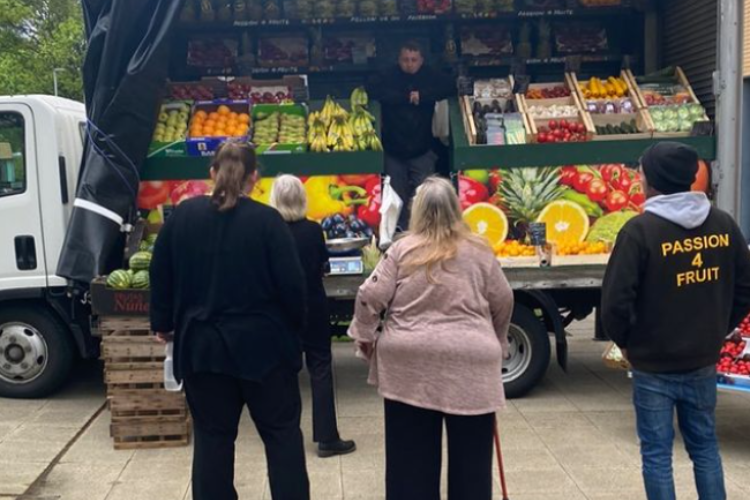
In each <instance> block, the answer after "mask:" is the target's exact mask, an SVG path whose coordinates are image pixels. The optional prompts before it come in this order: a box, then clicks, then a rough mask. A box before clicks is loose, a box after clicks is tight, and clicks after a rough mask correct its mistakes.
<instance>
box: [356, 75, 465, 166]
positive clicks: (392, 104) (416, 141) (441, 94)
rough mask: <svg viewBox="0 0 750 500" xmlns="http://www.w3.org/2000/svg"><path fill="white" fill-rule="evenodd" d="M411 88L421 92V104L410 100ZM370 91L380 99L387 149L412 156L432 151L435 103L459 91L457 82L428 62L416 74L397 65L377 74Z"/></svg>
mask: <svg viewBox="0 0 750 500" xmlns="http://www.w3.org/2000/svg"><path fill="white" fill-rule="evenodd" d="M412 91H418V92H419V105H416V106H415V105H414V104H411V103H410V102H409V95H410V94H411V92H412ZM367 93H368V94H369V95H370V97H371V98H372V99H375V100H377V101H380V105H381V109H382V114H383V118H382V122H383V123H382V131H383V148H384V149H385V152H386V153H388V154H389V155H390V156H393V157H395V158H399V159H402V160H409V159H412V158H416V157H418V156H421V155H423V154H425V153H427V152H428V151H430V149H431V147H432V141H433V136H432V118H433V116H434V114H435V103H436V102H438V101H442V100H443V99H447V98H449V97H452V96H454V95H456V83H455V81H453V79H451V78H450V77H448V76H446V75H444V74H442V73H438V72H437V71H434V70H433V69H431V68H429V67H427V66H422V68H420V70H419V71H418V72H417V73H415V74H413V75H410V74H408V73H404V72H403V71H401V68H400V67H399V66H394V67H393V68H390V69H389V70H387V71H385V72H383V73H380V74H378V75H376V76H374V77H373V78H372V79H371V80H370V82H369V83H368V85H367Z"/></svg>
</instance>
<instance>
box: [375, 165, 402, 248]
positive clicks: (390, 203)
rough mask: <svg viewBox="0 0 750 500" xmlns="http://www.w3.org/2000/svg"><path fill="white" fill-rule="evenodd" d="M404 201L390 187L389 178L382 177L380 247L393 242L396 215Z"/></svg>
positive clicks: (396, 222) (396, 224) (396, 220)
mask: <svg viewBox="0 0 750 500" xmlns="http://www.w3.org/2000/svg"><path fill="white" fill-rule="evenodd" d="M403 206H404V202H403V201H402V200H401V197H400V196H399V195H398V193H396V190H395V189H393V188H392V187H391V178H390V176H388V175H386V176H385V179H383V204H382V205H380V216H381V217H380V248H388V247H389V246H391V243H393V235H394V234H395V233H396V226H398V216H399V215H401V208H402V207H403Z"/></svg>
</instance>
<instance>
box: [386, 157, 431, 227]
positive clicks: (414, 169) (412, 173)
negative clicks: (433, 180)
mask: <svg viewBox="0 0 750 500" xmlns="http://www.w3.org/2000/svg"><path fill="white" fill-rule="evenodd" d="M436 161H437V155H436V154H435V153H433V152H432V151H428V152H427V153H425V154H423V155H422V156H417V157H416V158H411V159H409V160H402V159H400V158H394V157H393V156H389V155H386V156H385V173H386V175H389V176H390V177H391V187H393V189H394V190H395V191H396V193H397V194H398V196H399V198H401V201H403V202H404V205H403V207H402V208H401V214H400V215H399V217H398V227H400V228H401V229H402V230H403V231H406V230H407V229H408V227H409V214H410V212H411V209H410V204H411V199H412V198H413V197H414V192H415V191H416V189H417V188H418V187H419V185H420V184H422V183H423V182H424V181H425V179H427V178H428V177H429V176H431V175H433V174H435V163H436Z"/></svg>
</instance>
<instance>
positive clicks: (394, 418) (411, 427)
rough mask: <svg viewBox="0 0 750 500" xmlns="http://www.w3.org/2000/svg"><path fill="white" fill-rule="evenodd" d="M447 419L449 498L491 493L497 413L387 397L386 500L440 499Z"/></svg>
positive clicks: (469, 499)
mask: <svg viewBox="0 0 750 500" xmlns="http://www.w3.org/2000/svg"><path fill="white" fill-rule="evenodd" d="M443 422H445V427H446V430H447V434H448V500H490V499H491V498H492V446H493V443H492V436H493V434H492V431H493V426H494V415H493V414H492V413H488V414H486V415H477V416H459V415H448V414H445V413H443V412H439V411H433V410H425V409H423V408H417V407H415V406H411V405H407V404H404V403H399V402H396V401H391V400H388V399H386V400H385V490H386V493H385V498H386V500H440V464H441V460H442V457H441V450H442V448H441V445H442V440H443Z"/></svg>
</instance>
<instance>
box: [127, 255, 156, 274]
mask: <svg viewBox="0 0 750 500" xmlns="http://www.w3.org/2000/svg"><path fill="white" fill-rule="evenodd" d="M149 266H151V252H143V251H141V252H136V253H134V254H133V256H132V257H130V269H132V270H133V271H145V270H146V269H148V268H149Z"/></svg>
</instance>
